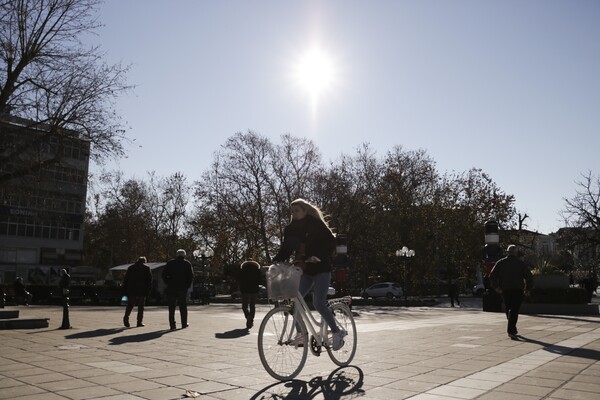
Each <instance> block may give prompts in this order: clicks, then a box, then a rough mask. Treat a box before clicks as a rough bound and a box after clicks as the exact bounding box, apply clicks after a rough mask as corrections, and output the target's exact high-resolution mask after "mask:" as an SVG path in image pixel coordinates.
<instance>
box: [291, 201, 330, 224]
mask: <svg viewBox="0 0 600 400" xmlns="http://www.w3.org/2000/svg"><path fill="white" fill-rule="evenodd" d="M290 206H300V207H302V209H304V210H306V213H307V214H308V215H312V216H313V217H315V218H318V219H320V220H321V221H323V223H324V224H325V226H326V227H327V228H329V230H330V231H331V228H330V227H329V224H328V223H327V221H326V220H325V216H324V215H323V212H322V211H321V210H320V209H319V207H317V206H315V205H314V204H312V203H311V202H309V201H306V200H304V199H296V200H294V201H292V203H291V204H290ZM290 221H291V219H290ZM332 232H333V231H332Z"/></svg>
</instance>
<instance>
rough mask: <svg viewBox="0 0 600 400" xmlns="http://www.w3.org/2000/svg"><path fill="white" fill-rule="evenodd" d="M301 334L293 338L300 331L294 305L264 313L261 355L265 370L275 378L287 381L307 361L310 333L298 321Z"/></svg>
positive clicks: (260, 344) (296, 373)
mask: <svg viewBox="0 0 600 400" xmlns="http://www.w3.org/2000/svg"><path fill="white" fill-rule="evenodd" d="M298 325H299V327H300V332H301V333H302V337H301V340H300V341H295V342H293V341H294V338H295V336H296V333H297V329H296V324H295V321H294V318H293V312H292V308H291V307H289V306H280V307H276V308H274V309H272V310H271V311H269V312H268V313H267V315H265V318H264V319H263V320H262V322H261V324H260V329H259V331H258V355H259V356H260V362H261V363H262V365H263V367H264V368H265V370H266V371H267V372H268V373H269V375H271V376H272V377H273V378H275V379H279V380H281V381H287V380H291V379H293V378H295V377H296V376H297V375H298V374H299V373H300V371H301V370H302V368H303V367H304V363H305V362H306V356H307V354H308V334H307V333H306V326H305V325H304V322H303V321H299V323H298Z"/></svg>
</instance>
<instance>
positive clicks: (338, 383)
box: [250, 365, 365, 400]
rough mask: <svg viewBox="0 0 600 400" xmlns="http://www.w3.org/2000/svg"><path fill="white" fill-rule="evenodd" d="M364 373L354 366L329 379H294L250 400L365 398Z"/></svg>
mask: <svg viewBox="0 0 600 400" xmlns="http://www.w3.org/2000/svg"><path fill="white" fill-rule="evenodd" d="M363 383H364V373H363V371H362V370H361V369H360V368H358V367H356V366H353V365H349V366H347V367H339V368H337V369H335V370H334V371H333V372H332V373H331V374H329V376H328V377H327V378H325V379H324V378H323V377H321V376H319V377H316V378H313V379H311V380H310V381H308V382H306V381H303V380H300V379H293V380H291V381H287V382H277V383H274V384H272V385H269V386H267V387H265V388H264V389H261V390H260V391H259V392H258V393H256V394H255V395H254V396H252V397H251V398H250V400H267V399H269V400H277V399H282V400H283V399H286V400H291V399H294V400H310V399H315V398H319V399H320V398H323V399H325V400H341V399H352V398H355V397H359V396H364V394H365V391H364V390H363V389H362V386H363Z"/></svg>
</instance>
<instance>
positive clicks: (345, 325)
mask: <svg viewBox="0 0 600 400" xmlns="http://www.w3.org/2000/svg"><path fill="white" fill-rule="evenodd" d="M331 311H332V312H333V316H334V317H335V320H336V322H337V324H338V326H339V327H340V328H341V329H343V330H345V331H346V333H347V335H346V336H345V337H344V345H343V346H342V347H341V348H340V349H339V350H333V349H332V348H331V346H327V353H328V354H329V357H330V358H331V361H333V362H334V363H335V364H337V365H339V366H340V367H345V366H347V365H348V364H350V362H351V361H352V359H353V358H354V354H355V353H356V341H357V336H356V324H355V323H354V317H353V316H352V311H350V308H348V306H347V305H346V304H343V303H338V304H334V305H332V306H331Z"/></svg>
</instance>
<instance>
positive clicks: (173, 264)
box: [162, 249, 194, 330]
mask: <svg viewBox="0 0 600 400" xmlns="http://www.w3.org/2000/svg"><path fill="white" fill-rule="evenodd" d="M185 254H186V253H185V250H183V249H179V250H177V253H176V256H175V258H174V259H172V260H170V261H169V262H168V263H167V265H166V266H165V269H164V270H163V272H162V279H163V281H164V282H165V284H166V285H167V290H166V294H167V303H168V304H169V325H170V326H171V330H175V329H176V328H177V326H176V324H175V308H176V307H177V306H179V315H180V316H181V327H182V328H187V327H188V326H189V324H188V322H187V317H188V313H187V292H188V289H189V288H190V286H192V282H193V281H194V270H193V268H192V263H190V262H189V261H188V260H186V259H185Z"/></svg>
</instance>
